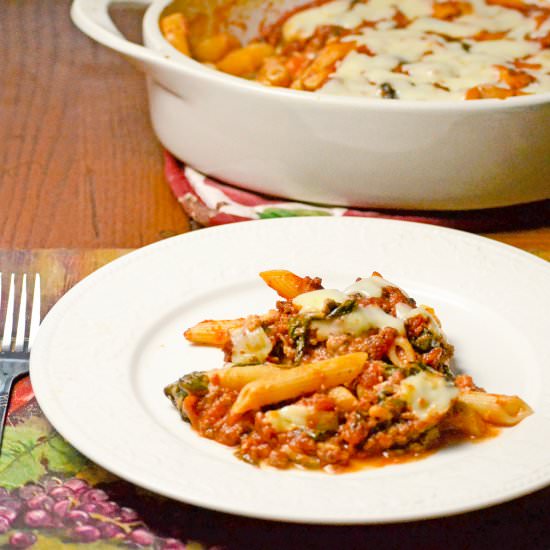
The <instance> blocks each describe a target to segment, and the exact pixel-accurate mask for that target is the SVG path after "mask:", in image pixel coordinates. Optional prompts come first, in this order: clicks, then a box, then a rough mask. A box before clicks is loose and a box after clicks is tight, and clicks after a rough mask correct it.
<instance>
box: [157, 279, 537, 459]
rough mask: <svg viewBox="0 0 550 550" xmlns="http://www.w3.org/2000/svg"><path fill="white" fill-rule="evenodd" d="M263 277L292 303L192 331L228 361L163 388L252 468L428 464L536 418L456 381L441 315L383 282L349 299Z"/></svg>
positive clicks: (354, 290) (316, 285)
mask: <svg viewBox="0 0 550 550" xmlns="http://www.w3.org/2000/svg"><path fill="white" fill-rule="evenodd" d="M260 276H261V277H262V279H263V280H264V281H265V282H266V284H267V285H268V286H269V287H271V288H272V289H274V290H276V291H277V293H278V294H279V295H280V296H281V297H282V298H283V299H282V300H281V299H279V300H278V301H277V303H276V307H275V308H274V309H270V310H268V311H267V312H265V313H256V314H251V315H248V316H247V317H245V318H240V319H227V320H206V321H203V322H201V323H198V324H196V325H195V326H194V327H191V328H190V329H189V330H187V331H186V332H185V337H186V338H187V339H188V340H189V341H190V342H193V343H195V344H205V345H209V346H216V347H219V348H223V353H224V360H225V361H226V362H229V363H226V364H225V367H224V368H218V369H215V370H205V367H204V366H199V365H197V367H196V368H197V370H195V371H194V372H190V373H188V374H186V375H185V376H183V377H181V378H179V379H178V380H177V381H176V382H174V383H172V384H170V385H168V386H166V387H165V390H164V391H165V394H166V396H167V397H168V398H169V399H170V400H171V401H172V403H173V404H174V406H175V407H176V409H177V410H178V412H179V413H180V415H181V417H182V419H183V420H184V421H187V422H190V423H191V427H192V428H193V429H194V430H196V431H197V432H198V433H199V435H201V436H203V437H207V438H210V439H213V440H214V441H217V442H219V443H221V444H224V445H229V446H234V447H235V454H236V455H237V456H238V457H239V458H241V459H242V460H245V461H246V462H248V463H250V464H256V465H261V464H263V463H266V464H269V465H271V466H274V467H276V468H286V467H288V466H291V465H292V464H295V465H301V466H304V465H310V467H315V468H322V467H324V466H329V465H331V466H332V465H334V466H347V465H349V464H350V461H352V460H355V459H368V458H370V457H378V458H380V457H381V456H384V457H387V458H391V457H392V456H396V455H399V456H403V453H405V454H407V453H410V455H411V456H418V454H419V453H423V452H425V451H429V450H430V449H433V448H434V447H442V446H446V445H449V444H451V443H454V442H456V441H460V440H467V439H482V438H485V437H488V436H490V435H493V434H494V432H497V431H498V430H496V429H494V428H492V426H513V425H515V424H517V423H518V422H520V421H521V420H523V419H524V418H525V417H526V416H528V415H530V414H532V412H533V411H532V410H531V408H530V407H529V406H528V405H527V404H526V403H525V402H524V401H523V400H522V399H520V398H519V397H517V396H507V395H497V394H490V393H485V392H484V391H483V390H480V389H479V388H477V386H476V385H475V384H474V381H473V380H472V378H471V377H470V376H468V375H466V374H461V375H458V376H457V375H456V374H455V373H454V372H453V369H452V368H451V358H452V356H453V351H454V348H453V346H452V345H451V344H450V343H449V342H448V341H447V337H446V336H445V334H444V332H443V330H442V329H441V328H440V326H441V323H440V322H439V319H437V317H436V315H435V312H434V311H433V310H432V309H431V308H429V307H428V306H422V307H418V306H417V305H416V302H415V300H414V299H413V298H412V297H410V296H409V295H408V294H407V293H406V292H405V291H404V290H402V289H400V288H399V287H398V286H397V285H395V284H393V283H391V282H390V281H387V280H385V279H384V278H383V277H382V276H381V275H380V274H378V273H376V272H375V273H374V274H373V275H372V276H371V277H359V278H357V279H355V283H353V284H352V285H348V286H347V287H345V289H344V290H338V289H325V288H323V287H322V286H321V279H320V278H318V277H315V278H312V277H300V276H298V275H296V274H294V273H292V272H291V271H287V270H280V269H276V270H269V271H264V272H262V273H260ZM266 292H267V291H266Z"/></svg>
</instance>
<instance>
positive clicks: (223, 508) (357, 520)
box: [30, 218, 550, 525]
mask: <svg viewBox="0 0 550 550" xmlns="http://www.w3.org/2000/svg"><path fill="white" fill-rule="evenodd" d="M320 220H322V221H320ZM341 220H344V221H343V223H346V224H350V225H353V224H365V223H366V224H372V225H374V226H376V225H384V224H390V225H399V226H402V225H403V224H406V225H414V226H417V227H421V228H422V229H421V230H422V231H426V232H428V233H430V232H432V231H435V232H437V233H439V232H442V233H448V232H449V234H457V238H461V239H467V240H470V241H472V242H477V243H481V244H483V245H484V246H491V247H494V248H495V249H497V250H501V251H503V252H505V253H508V254H514V255H516V256H518V257H522V258H523V259H524V260H525V261H528V262H530V263H532V264H533V265H535V264H537V265H539V266H540V267H541V268H543V269H545V270H549V273H550V265H549V263H548V262H547V261H545V260H544V259H542V258H539V257H537V256H536V255H534V254H531V253H529V252H526V251H524V250H521V249H519V248H516V247H513V246H511V245H508V244H506V243H502V242H499V241H495V240H493V239H489V238H487V237H484V236H480V235H476V234H472V233H468V232H465V231H461V230H457V229H452V228H446V227H440V226H432V225H428V224H423V223H418V222H409V221H405V220H388V219H379V218H368V219H363V218H361V219H355V218H285V219H270V220H256V221H252V223H254V224H258V223H260V224H264V225H266V224H271V225H273V224H277V225H282V224H289V225H301V224H303V223H306V224H308V223H311V224H321V225H323V224H327V225H328V224H338V223H341ZM241 223H242V222H240V223H239V224H238V225H241ZM247 223H250V222H247ZM235 225H237V224H231V225H222V226H216V227H212V228H204V229H202V230H201V231H193V232H189V233H184V234H181V235H177V236H174V237H170V238H168V239H165V240H163V241H159V242H155V243H152V244H150V245H147V246H145V247H141V248H138V249H136V250H134V251H131V252H129V253H128V254H125V255H124V256H121V257H119V258H117V259H115V260H113V261H111V262H109V263H108V264H105V265H104V266H102V267H100V268H99V269H98V270H96V271H94V272H93V273H91V274H89V275H88V276H86V277H85V278H83V279H82V280H81V281H79V282H78V283H77V284H76V285H75V286H74V287H73V288H71V289H70V290H69V291H68V292H67V293H65V294H64V295H63V296H62V297H61V298H60V299H59V301H58V302H57V303H56V304H55V305H54V306H53V307H52V309H51V311H50V313H48V315H47V316H46V317H45V319H44V322H43V324H42V327H41V332H42V334H43V335H44V334H47V333H48V332H49V331H50V330H51V329H53V327H54V326H55V323H56V322H57V318H58V317H59V316H60V315H61V314H62V312H63V309H64V308H67V307H70V302H71V300H72V297H74V296H77V295H78V293H79V292H82V291H84V290H86V289H87V288H88V287H89V286H90V285H94V284H95V282H96V279H97V278H100V277H105V276H107V275H108V274H109V272H111V271H112V270H117V269H124V266H125V265H126V264H130V263H131V262H133V261H137V260H139V259H140V258H142V256H143V255H145V256H147V255H149V254H150V253H151V251H152V250H153V249H154V250H157V249H161V248H163V247H170V246H176V244H175V243H177V242H179V241H183V242H185V240H188V239H189V238H198V239H201V238H203V237H202V236H201V235H205V234H206V233H207V232H208V234H209V235H212V236H214V235H215V234H216V233H220V232H221V233H224V232H226V231H227V230H228V229H230V228H231V227H232V226H235ZM65 304H67V305H65ZM50 327H51V328H50ZM45 338H46V337H45V336H43V337H42V339H41V338H40V332H39V336H38V338H37V341H36V342H35V346H34V348H33V352H32V353H31V367H30V375H31V382H32V383H33V387H34V386H35V381H37V380H38V381H39V380H40V374H39V373H40V369H39V368H38V367H37V366H36V365H37V363H38V362H39V359H37V357H39V356H40V355H39V354H40V352H41V350H42V344H41V342H42V340H44V341H45ZM37 349H38V352H37V351H35V350H37ZM36 387H38V388H40V389H38V391H36V390H35V396H36V399H37V401H38V403H39V405H40V407H41V409H42V410H43V412H44V414H45V416H46V418H48V419H49V418H50V413H51V412H52V409H55V407H53V406H52V407H50V403H51V402H48V400H47V399H46V400H45V401H44V394H42V393H41V392H42V387H41V386H40V382H39V383H38V385H37V386H36ZM54 415H55V413H54ZM52 424H53V425H54V426H55V429H56V430H57V431H58V432H59V433H60V434H61V435H62V436H63V437H64V438H65V439H67V441H69V442H70V443H71V445H73V446H74V447H75V448H76V449H78V450H80V451H81V452H82V453H83V454H84V455H85V456H86V457H88V458H89V459H90V460H91V461H93V462H95V463H96V464H98V465H100V466H102V467H103V468H105V469H106V470H108V471H110V472H113V473H114V474H116V475H117V476H119V477H120V478H121V479H126V480H128V481H130V482H132V483H134V484H136V485H138V486H141V487H144V488H146V489H148V490H150V491H153V492H155V493H158V494H162V495H165V496H167V497H169V498H172V499H174V500H177V501H180V502H187V503H190V504H193V505H196V506H200V507H205V508H209V509H213V510H217V511H220V512H224V513H229V514H234V515H241V516H247V517H254V518H258V519H263V520H270V521H284V522H289V523H316V524H326V525H329V524H332V525H354V524H355V525H356V524H386V523H401V522H410V521H417V520H425V519H432V518H437V517H443V516H448V515H455V514H462V513H466V512H470V511H473V510H478V509H482V508H486V507H488V506H492V505H496V504H500V503H503V502H507V501H510V500H513V499H515V498H518V497H521V496H524V495H526V494H529V493H532V492H534V491H537V490H539V489H541V488H543V487H546V486H547V485H548V484H549V483H550V478H546V477H541V478H540V479H539V480H538V481H533V482H532V483H531V484H529V485H528V486H527V485H526V486H523V487H520V488H518V489H515V490H509V489H508V490H506V491H505V492H504V494H497V495H494V496H491V497H486V498H484V499H478V500H476V501H475V502H471V503H470V504H461V505H458V506H454V507H450V509H449V508H445V509H444V510H442V511H436V510H434V512H433V513H429V514H426V512H425V511H423V512H411V513H410V514H401V515H400V516H399V517H386V516H380V517H368V518H367V517H365V516H364V515H361V514H359V515H358V516H357V517H351V518H348V519H342V518H339V519H337V520H334V519H333V518H331V517H330V516H326V517H315V518H312V517H310V516H307V515H305V516H303V517H298V516H296V515H294V516H288V515H285V514H284V513H276V512H275V513H274V512H273V511H269V510H267V511H265V510H258V509H254V510H252V509H249V510H243V507H242V506H230V505H224V504H220V503H218V502H207V501H205V499H201V498H195V497H194V496H182V495H181V494H179V493H177V492H176V493H171V492H170V491H166V490H163V491H162V492H159V489H158V487H157V486H155V484H154V483H150V482H149V481H148V480H143V479H141V478H139V477H136V476H133V475H131V474H130V475H129V474H127V473H126V472H124V471H121V470H120V468H118V467H116V466H115V467H113V465H112V464H111V463H110V461H109V460H108V457H107V458H105V459H104V458H103V457H102V456H101V450H98V452H97V453H96V452H95V451H94V449H88V448H87V446H86V445H81V444H80V441H79V442H78V443H76V444H75V443H74V442H73V441H74V438H73V437H72V434H71V437H67V434H66V431H65V426H59V427H58V423H53V422H52ZM245 508H246V507H245ZM249 508H251V507H250V506H249Z"/></svg>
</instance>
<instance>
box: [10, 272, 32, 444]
mask: <svg viewBox="0 0 550 550" xmlns="http://www.w3.org/2000/svg"><path fill="white" fill-rule="evenodd" d="M3 275H4V276H3ZM3 278H7V274H2V273H0V317H1V313H2V309H3V311H4V318H3V321H4V333H3V336H2V342H1V345H0V448H1V445H2V437H3V435H4V424H5V421H6V411H7V410H8V404H9V400H10V393H11V387H12V384H13V381H14V380H15V379H17V378H18V377H19V376H21V375H23V374H27V373H28V372H29V357H30V350H31V345H32V342H33V340H34V337H35V336H36V332H37V330H38V326H39V325H40V275H39V274H38V273H37V274H36V275H35V276H34V290H33V293H32V301H31V299H30V288H29V292H27V274H26V273H25V274H23V275H22V277H21V284H20V285H17V284H16V283H17V279H18V277H17V276H16V275H15V274H14V273H12V274H11V276H10V277H9V290H8V297H7V304H6V306H5V308H2V307H1V306H2V283H3V281H2V279H3ZM6 282H7V281H6ZM28 302H31V303H32V306H31V312H30V323H29V329H28V332H27V320H28V315H27V303H28ZM16 303H18V304H19V313H18V315H17V317H16V315H15V309H16ZM1 324H2V319H1V318H0V328H1Z"/></svg>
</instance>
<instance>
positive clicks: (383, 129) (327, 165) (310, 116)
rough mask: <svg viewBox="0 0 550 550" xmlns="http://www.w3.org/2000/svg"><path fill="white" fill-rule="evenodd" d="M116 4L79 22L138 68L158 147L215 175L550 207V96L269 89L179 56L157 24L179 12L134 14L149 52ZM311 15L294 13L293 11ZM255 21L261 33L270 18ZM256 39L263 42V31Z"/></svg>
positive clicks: (399, 196)
mask: <svg viewBox="0 0 550 550" xmlns="http://www.w3.org/2000/svg"><path fill="white" fill-rule="evenodd" d="M207 1H208V0H205V4H206V2H207ZM213 1H214V2H215V0H213ZM115 3H124V2H121V1H120V0H74V3H73V5H72V11H71V14H72V18H73V21H74V22H75V24H76V25H77V26H78V27H79V28H80V29H81V30H82V31H83V32H85V33H86V34H88V35H89V36H90V37H92V38H93V39H95V40H96V41H98V42H100V43H101V44H103V45H105V46H107V47H109V48H112V49H114V50H116V51H118V52H120V53H122V54H124V55H125V56H127V57H129V58H130V59H131V60H133V61H134V62H137V64H138V65H139V66H140V67H141V68H142V69H143V71H144V72H145V74H146V75H147V82H148V91H149V104H150V112H151V119H152V123H153V127H154V130H155V132H156V134H157V136H158V138H159V140H160V141H161V143H162V144H163V145H164V147H166V148H167V149H168V150H169V151H171V152H172V153H173V154H174V155H175V156H177V157H178V158H180V159H182V160H184V161H185V162H188V163H189V164H190V165H192V166H193V167H194V168H196V169H197V170H200V171H202V172H204V173H206V174H208V175H211V176H213V177H216V178H218V179H220V180H223V181H225V182H229V183H234V184H238V185H239V186H240V187H243V188H246V189H250V190H253V191H258V192H262V193H267V194H271V195H276V196H280V197H285V198H291V199H296V200H303V201H310V202H317V203H325V204H335V205H342V206H356V207H361V206H371V207H378V208H406V209H440V210H459V209H474V208H489V207H498V206H507V205H512V204H519V203H526V202H532V201H536V200H541V199H550V123H549V121H550V94H548V93H544V94H537V95H530V96H523V97H513V98H509V99H506V100H497V99H487V100H479V101H456V102H440V101H429V102H428V101H403V100H399V101H388V100H384V99H367V98H357V97H341V96H331V95H328V94H317V93H311V92H302V91H296V90H287V89H282V88H270V87H265V86H263V85H261V84H257V83H255V82H250V81H247V80H245V79H242V78H238V77H234V76H231V75H227V74H224V73H221V72H218V71H215V70H212V69H210V68H208V67H205V66H203V65H201V64H200V63H199V62H197V61H194V60H193V59H190V58H188V57H186V56H184V55H183V54H181V53H179V52H178V51H177V50H176V49H175V48H173V47H172V46H171V45H170V44H169V43H168V42H167V41H166V40H165V39H164V37H163V36H162V34H161V32H160V28H159V24H158V21H159V17H160V15H161V13H162V11H163V9H165V7H166V6H167V5H168V4H170V3H171V0H152V2H150V1H149V0H139V1H138V2H134V3H138V4H144V5H148V6H149V7H148V8H147V11H146V13H145V16H144V19H143V36H144V44H145V46H140V45H137V44H134V43H132V42H129V41H128V40H126V39H125V38H124V37H123V36H122V35H121V34H120V33H119V31H118V30H117V29H116V27H115V25H114V24H113V22H112V20H111V19H110V17H109V14H108V8H109V6H110V5H112V4H115ZM126 3H127V2H126ZM212 3H213V2H212V1H210V3H209V5H210V7H211V6H212ZM300 3H304V0H297V1H294V2H292V1H290V2H289V1H287V3H286V9H288V7H289V6H292V5H294V6H295V5H299V4H300ZM264 4H267V2H266V3H264ZM277 5H278V4H277ZM237 6H238V7H237V9H242V3H241V5H240V7H239V5H237ZM264 9H265V8H264ZM272 9H273V8H272ZM253 10H254V11H253ZM253 10H249V12H250V13H255V17H253V19H254V21H256V22H259V20H260V17H258V13H259V12H261V8H259V7H258V6H255V7H254V8H253ZM281 10H282V4H281V6H279V7H278V8H276V9H275V12H274V13H280V12H281ZM262 13H263V12H262ZM241 17H242V15H241ZM246 34H247V35H248V36H253V35H254V34H255V29H254V28H253V27H252V24H251V25H249V27H248V30H247V33H246Z"/></svg>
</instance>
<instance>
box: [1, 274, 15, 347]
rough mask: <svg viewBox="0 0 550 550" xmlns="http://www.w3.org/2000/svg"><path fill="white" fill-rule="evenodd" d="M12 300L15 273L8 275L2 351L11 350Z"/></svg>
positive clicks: (13, 296) (13, 297) (13, 298)
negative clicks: (8, 282)
mask: <svg viewBox="0 0 550 550" xmlns="http://www.w3.org/2000/svg"><path fill="white" fill-rule="evenodd" d="M14 300H15V275H14V274H13V273H12V274H11V277H10V288H9V293H8V304H7V306H6V321H5V324H4V335H3V336H2V351H10V350H11V339H12V329H13V313H14Z"/></svg>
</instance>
